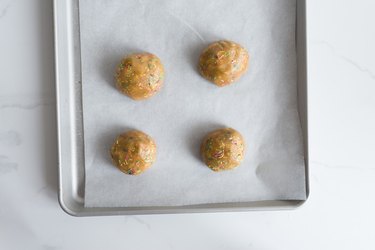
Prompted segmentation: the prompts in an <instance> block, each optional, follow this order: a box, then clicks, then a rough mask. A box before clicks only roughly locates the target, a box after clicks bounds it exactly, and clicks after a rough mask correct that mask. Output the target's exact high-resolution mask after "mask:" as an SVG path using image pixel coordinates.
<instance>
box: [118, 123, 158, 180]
mask: <svg viewBox="0 0 375 250" xmlns="http://www.w3.org/2000/svg"><path fill="white" fill-rule="evenodd" d="M111 157H112V162H113V164H114V165H115V166H116V167H117V168H119V169H120V170H121V171H122V172H124V173H125V174H129V175H138V174H140V173H142V172H143V171H145V170H146V169H148V168H149V167H150V166H151V165H152V164H153V163H154V162H155V160H156V144H155V142H154V140H153V139H152V138H151V137H150V136H148V135H147V134H145V133H143V132H141V131H137V130H132V131H129V132H126V133H123V134H121V135H119V136H118V137H117V138H116V141H115V142H114V143H113V145H112V148H111Z"/></svg>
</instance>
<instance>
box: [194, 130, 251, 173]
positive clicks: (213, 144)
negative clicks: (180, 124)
mask: <svg viewBox="0 0 375 250" xmlns="http://www.w3.org/2000/svg"><path fill="white" fill-rule="evenodd" d="M244 149H245V143H244V139H243V138H242V135H241V134H240V133H239V132H237V131H236V130H234V129H232V128H224V129H218V130H215V131H213V132H211V133H209V134H208V135H207V136H206V137H205V138H204V140H203V142H202V145H201V155H202V158H203V161H204V162H205V163H206V165H207V166H208V167H209V168H211V169H212V170H213V171H223V170H230V169H233V168H235V167H237V166H238V165H240V163H241V162H242V160H243V157H244Z"/></svg>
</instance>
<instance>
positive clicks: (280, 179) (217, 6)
mask: <svg viewBox="0 0 375 250" xmlns="http://www.w3.org/2000/svg"><path fill="white" fill-rule="evenodd" d="M295 12H296V0H266V1H265V0H236V1H232V0H205V1H203V0H113V1H99V0H96V1H93V0H83V1H80V16H81V40H82V67H83V72H82V74H83V76H82V77H83V112H84V138H85V167H86V185H85V206H88V207H110V206H116V207H117V206H148V205H152V206H162V205H188V204H201V203H222V202H243V201H257V200H275V199H305V198H306V190H305V166H304V162H303V148H302V136H301V128H300V123H299V117H298V113H297V92H296V91H297V89H296V51H295V19H296V15H295ZM219 39H228V40H233V41H236V42H238V43H240V44H242V45H243V46H244V47H246V48H247V49H248V51H249V53H250V67H249V71H248V72H247V73H246V75H244V76H243V77H242V78H241V79H240V81H238V82H237V83H235V84H233V85H231V86H228V87H224V88H218V87H216V86H215V85H213V84H211V83H210V82H208V81H206V80H205V79H203V78H202V77H201V76H200V75H199V73H198V72H197V62H198V57H199V54H200V52H201V51H202V49H203V48H204V47H205V46H207V45H208V44H209V43H211V42H213V41H216V40H219ZM140 51H148V52H151V53H154V54H156V55H157V56H158V57H159V58H160V59H161V60H162V62H163V64H164V66H165V69H166V79H165V85H164V87H163V88H162V90H161V92H160V93H159V94H157V95H156V96H154V97H153V98H151V99H148V100H146V101H138V102H136V101H133V100H131V99H129V98H128V97H126V96H124V95H122V94H120V93H119V92H118V91H117V90H116V88H115V85H114V72H115V68H116V65H117V64H118V63H119V62H120V60H121V58H122V57H123V56H124V55H126V54H129V53H133V52H140ZM220 127H232V128H235V129H236V130H238V131H240V132H241V133H242V135H243V136H244V138H245V140H246V143H247V149H246V154H245V160H244V162H243V163H242V165H241V166H240V167H239V168H237V169H236V170H233V171H227V172H220V173H215V172H212V171H211V170H209V169H208V168H207V167H205V165H204V164H203V163H202V162H201V160H200V157H199V146H200V143H201V140H202V137H203V136H204V135H205V134H206V133H207V132H209V131H211V130H213V129H217V128H220ZM129 129H139V130H142V131H144V132H146V133H147V134H149V135H151V136H152V137H153V138H154V139H155V141H156V142H157V145H158V157H157V162H156V163H155V164H154V165H153V166H152V167H151V168H150V169H149V170H148V171H146V172H145V173H144V174H142V175H140V176H128V175H125V174H123V173H122V172H120V171H119V170H117V169H116V168H115V167H114V166H112V164H111V161H110V157H109V149H110V147H111V144H112V143H113V141H114V139H115V137H116V136H117V135H118V134H119V133H121V132H123V131H126V130H129Z"/></svg>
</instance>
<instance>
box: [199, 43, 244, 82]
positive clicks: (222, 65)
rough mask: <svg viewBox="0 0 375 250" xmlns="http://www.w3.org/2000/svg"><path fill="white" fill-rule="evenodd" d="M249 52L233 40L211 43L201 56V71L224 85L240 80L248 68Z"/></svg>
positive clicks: (206, 76)
mask: <svg viewBox="0 0 375 250" xmlns="http://www.w3.org/2000/svg"><path fill="white" fill-rule="evenodd" d="M248 62H249V54H248V53H247V51H246V49H245V48H244V47H242V46H241V45H239V44H237V43H234V42H231V41H225V40H223V41H218V42H214V43H212V44H210V45H209V46H208V47H207V48H206V49H205V50H204V51H203V52H202V54H201V56H200V58H199V71H200V73H201V74H202V76H203V77H204V78H206V79H207V80H209V81H211V82H213V83H215V84H216V85H217V86H219V87H223V86H226V85H229V84H231V83H232V82H234V81H236V80H238V79H239V78H240V77H241V76H242V75H243V74H244V73H245V72H246V70H247V68H248Z"/></svg>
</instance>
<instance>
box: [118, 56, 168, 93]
mask: <svg viewBox="0 0 375 250" xmlns="http://www.w3.org/2000/svg"><path fill="white" fill-rule="evenodd" d="M163 82H164V67H163V65H162V63H161V61H160V59H159V58H158V57H157V56H155V55H153V54H151V53H139V54H132V55H129V56H127V57H125V58H123V59H122V61H121V63H120V64H119V66H118V68H117V72H116V86H117V88H118V89H119V90H120V91H121V92H122V93H123V94H125V95H127V96H129V97H131V98H133V99H134V100H143V99H147V98H149V97H151V96H153V95H155V94H156V93H157V92H158V91H159V90H160V88H161V87H162V85H163Z"/></svg>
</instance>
